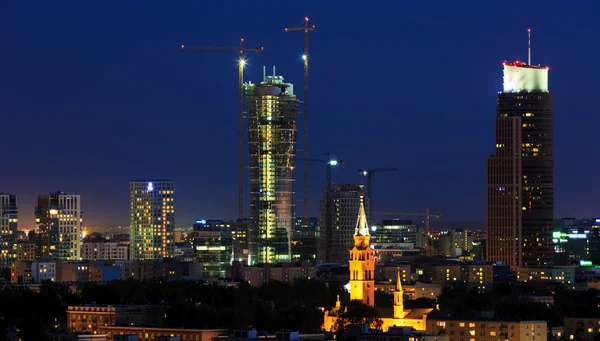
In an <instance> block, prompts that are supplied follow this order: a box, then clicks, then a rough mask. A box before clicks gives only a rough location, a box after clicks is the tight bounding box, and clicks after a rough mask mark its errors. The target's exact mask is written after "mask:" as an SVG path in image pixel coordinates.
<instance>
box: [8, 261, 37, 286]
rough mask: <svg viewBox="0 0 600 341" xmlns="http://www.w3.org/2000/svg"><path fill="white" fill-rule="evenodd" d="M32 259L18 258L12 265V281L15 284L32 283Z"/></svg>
mask: <svg viewBox="0 0 600 341" xmlns="http://www.w3.org/2000/svg"><path fill="white" fill-rule="evenodd" d="M31 281H32V278H31V261H27V260H17V261H14V262H12V264H11V265H10V282H11V283H15V284H24V283H31Z"/></svg>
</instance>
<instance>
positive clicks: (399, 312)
mask: <svg viewBox="0 0 600 341" xmlns="http://www.w3.org/2000/svg"><path fill="white" fill-rule="evenodd" d="M403 295H404V291H403V290H402V282H400V270H399V269H398V280H397V282H396V290H395V291H394V318H395V319H401V318H404V297H403Z"/></svg>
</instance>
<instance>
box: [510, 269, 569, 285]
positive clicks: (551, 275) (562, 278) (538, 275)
mask: <svg viewBox="0 0 600 341" xmlns="http://www.w3.org/2000/svg"><path fill="white" fill-rule="evenodd" d="M517 282H556V283H562V284H567V285H569V284H574V283H575V267H574V266H557V267H547V268H517Z"/></svg>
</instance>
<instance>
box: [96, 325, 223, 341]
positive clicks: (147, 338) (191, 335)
mask: <svg viewBox="0 0 600 341" xmlns="http://www.w3.org/2000/svg"><path fill="white" fill-rule="evenodd" d="M98 330H99V332H100V333H102V334H107V335H108V337H109V338H113V337H114V340H117V336H118V335H127V337H129V335H137V339H135V340H136V341H156V339H157V338H159V337H162V336H165V335H169V336H171V337H179V338H180V339H181V340H186V341H187V340H199V341H212V340H213V338H216V337H218V336H226V335H227V329H184V328H155V327H140V326H133V327H132V326H129V327H126V326H99V327H98ZM111 340H112V339H111ZM120 340H127V341H131V339H129V338H127V339H120Z"/></svg>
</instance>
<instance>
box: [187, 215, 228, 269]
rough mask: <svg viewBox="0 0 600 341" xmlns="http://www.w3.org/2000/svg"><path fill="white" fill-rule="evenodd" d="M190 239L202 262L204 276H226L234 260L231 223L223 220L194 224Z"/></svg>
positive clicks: (195, 253)
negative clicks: (228, 267)
mask: <svg viewBox="0 0 600 341" xmlns="http://www.w3.org/2000/svg"><path fill="white" fill-rule="evenodd" d="M190 239H191V245H192V250H193V252H194V255H195V258H196V261H197V262H198V263H201V264H202V268H203V271H202V277H203V278H224V277H225V274H226V272H227V266H229V265H231V262H232V261H233V239H232V237H231V225H230V224H225V223H224V222H222V221H221V222H214V221H212V223H211V221H209V222H208V223H206V224H198V223H197V224H194V232H192V233H191V234H190Z"/></svg>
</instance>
